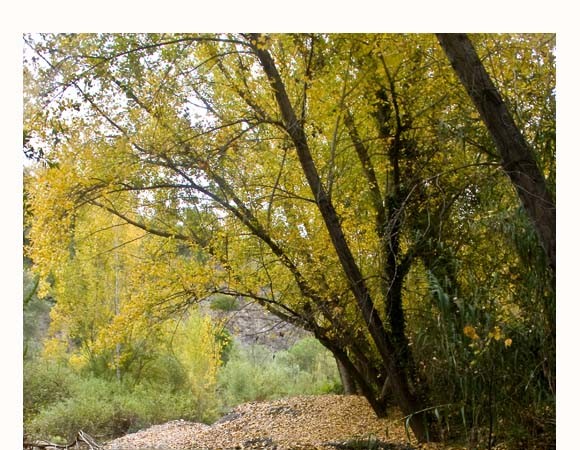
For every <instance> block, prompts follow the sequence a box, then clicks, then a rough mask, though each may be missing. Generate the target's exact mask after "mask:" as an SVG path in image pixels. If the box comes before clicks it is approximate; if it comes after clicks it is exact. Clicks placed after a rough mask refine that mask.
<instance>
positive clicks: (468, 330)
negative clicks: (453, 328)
mask: <svg viewBox="0 0 580 450" xmlns="http://www.w3.org/2000/svg"><path fill="white" fill-rule="evenodd" d="M463 334H465V336H467V337H468V338H469V339H473V340H474V341H475V340H477V339H479V336H478V335H477V332H476V331H475V328H473V327H472V326H471V325H465V326H464V327H463Z"/></svg>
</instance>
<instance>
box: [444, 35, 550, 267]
mask: <svg viewBox="0 0 580 450" xmlns="http://www.w3.org/2000/svg"><path fill="white" fill-rule="evenodd" d="M437 39H438V40H439V43H440V44H441V46H442V47H443V50H444V51H445V53H446V54H447V57H448V58H449V61H450V62H451V66H452V67H453V69H454V70H455V73H456V74H457V76H458V77H459V79H460V80H461V82H462V83H463V85H464V86H465V88H466V89H467V93H468V94H469V96H470V97H471V100H472V101H473V103H474V104H475V106H476V107H477V109H478V111H479V114H480V115H481V118H482V119H483V121H484V122H485V125H486V127H487V129H488V130H489V132H490V134H491V136H492V138H493V140H494V142H495V144H496V146H497V148H498V150H499V153H500V155H501V158H502V166H503V169H504V171H505V172H506V174H507V175H508V176H509V177H510V180H511V181H512V183H513V185H514V186H515V188H516V191H517V193H518V195H519V198H520V200H521V202H522V204H523V206H524V208H525V210H526V212H527V213H528V216H529V217H530V219H531V221H532V223H533V225H534V228H535V230H536V233H537V234H538V237H539V238H540V242H541V243H542V247H543V248H544V251H545V253H546V256H547V258H548V262H549V265H550V267H551V268H552V270H553V271H554V273H555V272H556V204H555V202H554V199H553V198H552V195H551V194H550V192H549V191H548V189H547V187H546V181H545V179H544V176H543V175H542V172H541V171H540V168H539V167H538V164H537V163H536V160H535V158H534V155H533V152H532V150H531V149H530V147H529V146H528V144H527V142H526V141H525V139H524V137H523V135H522V133H521V132H520V130H519V129H518V127H517V126H516V124H515V122H514V119H513V117H512V116H511V114H510V113H509V111H508V109H507V107H506V104H505V102H504V101H503V100H502V98H501V96H500V94H499V92H498V90H497V88H496V87H495V85H494V84H493V82H492V81H491V78H490V77H489V75H488V73H487V71H486V70H485V68H484V67H483V64H482V63H481V60H480V59H479V57H478V56H477V53H476V51H475V49H474V48H473V45H472V43H471V41H470V40H469V38H468V37H467V35H466V34H441V33H439V34H437Z"/></svg>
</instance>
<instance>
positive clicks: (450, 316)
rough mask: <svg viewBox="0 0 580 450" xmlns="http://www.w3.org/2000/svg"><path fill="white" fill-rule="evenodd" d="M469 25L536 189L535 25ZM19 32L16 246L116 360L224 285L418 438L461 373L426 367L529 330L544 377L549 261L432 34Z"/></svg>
mask: <svg viewBox="0 0 580 450" xmlns="http://www.w3.org/2000/svg"><path fill="white" fill-rule="evenodd" d="M471 40H472V42H473V45H474V48H475V49H477V52H478V53H479V55H480V57H481V60H482V62H483V66H484V67H485V70H486V71H487V72H488V73H489V76H490V80H491V81H492V82H493V83H494V85H495V86H496V88H497V89H498V91H499V92H501V95H502V98H503V101H505V105H507V106H506V107H507V108H508V109H509V112H510V117H512V118H513V123H514V126H515V127H517V129H518V130H519V131H520V133H521V136H522V139H524V140H525V141H527V143H528V145H529V149H530V152H531V153H530V154H531V155H532V156H533V159H534V161H535V163H536V164H537V167H538V169H539V173H540V175H541V177H543V178H545V182H546V186H547V189H548V190H549V191H550V192H551V193H553V194H554V193H555V61H554V46H555V38H554V36H553V35H474V36H472V37H471ZM25 45H26V51H25V65H24V80H25V96H24V98H25V116H24V136H25V151H26V152H27V154H28V155H30V156H31V157H33V158H35V159H36V160H37V163H36V164H35V165H34V166H33V168H32V169H31V173H30V175H29V176H27V178H26V180H25V182H26V194H27V207H29V212H30V215H29V218H30V222H29V223H30V235H29V237H30V245H29V246H28V249H27V251H28V254H29V256H30V258H31V259H32V261H33V263H34V270H35V271H36V272H37V273H38V274H39V276H40V285H39V289H40V292H41V294H43V295H46V294H48V293H49V292H50V293H52V294H51V295H53V296H54V297H55V298H56V301H57V306H56V309H55V310H54V312H53V314H54V321H53V327H56V328H58V329H60V330H61V331H63V330H66V332H67V333H68V337H71V338H74V337H75V336H76V337H78V338H82V340H83V342H85V343H86V345H87V346H88V347H87V348H90V349H92V351H100V349H104V348H108V349H110V350H111V351H112V349H114V348H117V350H118V352H120V353H117V356H116V357H120V355H122V354H124V355H128V354H129V352H130V348H131V345H130V343H131V342H132V339H134V338H135V337H136V336H142V337H145V335H147V333H148V330H150V327H152V326H155V325H156V324H161V323H162V322H163V321H164V320H167V319H170V318H171V317H173V316H174V315H175V314H177V313H178V312H180V311H183V310H184V309H187V308H188V307H190V306H191V305H194V304H196V303H198V302H199V301H201V300H202V299H204V298H208V297H209V296H211V295H214V294H218V293H219V294H225V295H231V296H243V297H247V298H250V299H253V300H254V301H257V302H259V303H260V304H262V305H263V306H265V307H266V308H267V309H268V310H270V311H271V312H273V313H274V314H276V315H278V316H279V317H280V318H282V319H284V320H286V321H288V322H291V323H293V324H296V325H299V326H300V327H303V328H304V329H306V330H309V331H311V332H312V333H313V334H314V336H315V337H316V338H317V339H318V340H319V341H320V342H321V343H322V344H323V345H324V346H326V347H327V348H328V349H329V350H330V351H331V352H332V353H333V354H334V356H335V358H336V359H337V362H338V364H339V367H341V373H343V374H344V376H343V383H346V382H347V381H348V382H349V384H351V385H352V386H354V389H356V390H357V392H360V393H362V394H363V395H364V396H365V397H366V398H367V399H368V400H369V402H370V404H371V406H372V407H373V408H374V410H375V412H376V413H377V414H379V415H381V414H385V411H386V408H387V406H388V405H389V404H390V403H391V402H393V401H394V402H395V403H396V404H397V405H398V406H399V407H400V408H401V410H402V411H403V413H404V414H405V415H406V416H408V418H409V419H408V420H409V424H410V426H411V428H412V429H413V432H414V433H415V435H416V437H417V438H418V439H419V440H429V439H434V438H436V437H437V435H438V434H439V433H438V431H437V430H436V428H435V426H434V425H435V422H436V417H435V415H433V414H432V413H433V407H434V405H436V404H437V403H436V402H435V399H437V400H440V399H441V397H442V393H441V392H439V393H435V394H434V393H433V390H434V389H438V390H439V389H441V386H442V383H443V384H445V383H450V384H453V383H455V384H454V385H453V386H452V387H451V388H450V387H449V386H447V387H448V388H449V389H450V390H448V391H447V392H450V394H449V397H448V398H447V399H442V400H444V401H445V403H449V404H451V403H454V402H456V403H458V404H459V403H461V402H463V403H462V405H463V406H462V407H463V408H464V406H465V402H469V401H472V400H471V399H468V396H467V395H466V392H467V391H466V390H469V389H475V388H474V387H473V386H474V385H469V386H471V388H470V387H469V386H467V385H465V384H463V383H464V381H465V379H462V378H461V376H457V377H456V378H454V379H453V380H452V379H445V380H444V378H445V376H444V375H443V374H444V372H445V370H451V367H450V366H446V367H447V368H443V367H439V368H437V364H438V363H437V362H434V363H432V364H431V363H430V362H429V361H427V359H432V358H434V359H433V360H434V361H436V360H437V357H441V356H442V355H443V356H444V357H445V356H447V357H448V358H449V360H450V361H452V360H454V361H455V363H454V364H455V367H454V368H453V370H455V372H456V373H459V372H460V371H461V370H465V374H466V376H467V373H468V372H469V371H472V370H477V369H474V368H473V367H474V366H476V364H484V362H482V361H487V360H485V359H484V356H485V355H486V354H489V355H492V350H491V349H492V348H493V352H496V353H493V355H494V358H497V355H498V354H501V355H504V356H502V357H504V358H505V360H506V361H508V360H509V361H511V363H515V361H512V360H511V359H510V358H511V356H509V352H510V350H512V349H513V347H516V346H518V345H520V344H519V343H518V336H519V335H521V336H524V335H525V333H524V332H523V330H524V329H528V328H529V324H531V323H533V324H534V326H535V327H538V329H539V330H540V329H541V330H542V331H538V333H540V334H539V335H541V336H547V337H543V338H542V339H544V340H543V341H542V342H540V343H539V344H537V345H539V350H538V351H536V354H535V355H536V356H529V355H532V354H533V350H531V349H530V350H529V352H530V353H529V355H528V356H526V358H528V359H529V360H530V366H535V365H537V364H538V363H539V364H540V365H541V366H542V368H543V371H542V373H543V378H542V380H541V381H539V383H540V385H541V387H539V388H538V389H540V390H543V391H542V392H549V391H550V389H551V388H552V387H553V389H555V384H554V383H555V370H554V365H553V363H554V355H553V349H554V347H553V344H554V342H555V320H554V317H555V294H554V292H553V286H554V283H553V277H554V272H553V271H551V270H550V268H549V267H550V265H551V260H550V258H551V257H552V255H551V254H549V255H548V256H549V257H548V258H547V257H546V256H545V254H544V253H543V252H542V246H541V244H540V240H538V237H537V236H536V234H535V233H534V228H533V226H532V225H530V221H529V219H528V216H527V215H526V211H527V210H526V205H525V204H524V205H523V207H522V206H521V204H520V200H519V198H518V195H517V193H518V191H519V190H520V187H521V186H519V185H518V184H517V181H516V184H515V185H514V184H513V182H512V181H513V180H511V179H510V178H509V177H508V176H506V171H505V166H502V162H503V161H504V160H502V157H503V155H502V154H501V148H500V149H499V150H498V148H497V147H496V145H495V143H496V142H497V140H494V139H495V136H494V135H493V134H490V133H489V132H488V129H487V128H486V123H484V122H482V120H481V119H480V113H479V112H478V109H477V108H476V107H475V106H474V103H473V102H472V101H471V98H470V97H469V95H468V92H466V90H465V89H464V88H463V86H462V85H461V84H460V82H459V80H458V79H457V78H456V76H455V73H454V71H453V68H452V66H451V64H450V63H449V60H448V59H447V57H446V55H445V53H444V52H443V50H442V49H441V47H440V46H439V43H438V41H437V38H436V36H435V35H423V34H421V35H391V34H346V35H341V34H279V35H265V34H43V35H29V36H25ZM524 203H525V202H524ZM553 268H554V269H555V264H554V265H553ZM104 299H106V302H108V303H106V302H105V300H104ZM75 330H76V331H75ZM546 330H547V331H548V332H547V333H543V331H546ZM518 333H519V334H518ZM535 333H536V332H535V331H534V334H533V336H534V339H535V338H536V337H537V335H536V334H535ZM485 336H487V338H485ZM426 337H427V339H426ZM480 337H481V338H480ZM522 339H523V338H522ZM525 339H530V337H529V336H527V335H526V338H525ZM499 342H501V343H503V346H502V347H501V348H500V347H499V346H496V347H497V348H496V347H492V345H495V344H494V343H499ZM530 345H531V344H530ZM534 345H536V344H534ZM115 346H120V347H115ZM526 348H527V347H526ZM530 348H531V347H530ZM486 352H487V353H486ZM522 352H524V346H523V344H522ZM482 355H483V356H482ZM505 355H507V356H505ZM460 358H463V360H464V362H465V364H466V366H465V367H463V366H461V367H462V368H460V367H459V366H457V364H459V363H458V362H457V360H459V359H460ZM456 359H457V360H456ZM478 361H479V362H478ZM471 363H473V364H471ZM450 364H451V363H450ZM486 364H487V363H486ZM506 364H508V363H506ZM427 366H428V367H427ZM486 367H488V366H486ZM494 367H495V366H494ZM506 367H507V366H506ZM488 368H489V367H488ZM481 370H482V373H483V369H481ZM490 370H491V369H490ZM493 370H496V369H493ZM469 373H470V374H471V375H473V373H471V372H469ZM491 373H493V372H491ZM506 373H507V372H506ZM488 375H489V373H486V374H485V377H483V378H482V379H481V382H482V383H487V382H488V381H489V379H490V377H491V378H493V375H489V377H488ZM525 377H526V375H525V374H522V378H525ZM473 379H478V377H475V378H473ZM461 380H463V381H461ZM470 383H471V382H470ZM474 383H475V382H474ZM518 383H520V381H519V379H518V380H514V382H513V385H514V386H520V384H518ZM542 383H543V384H542ZM546 386H548V387H546ZM490 402H491V400H490ZM462 411H465V410H464V409H462ZM437 417H438V416H437ZM474 420H475V419H474Z"/></svg>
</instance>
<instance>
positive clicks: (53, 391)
mask: <svg viewBox="0 0 580 450" xmlns="http://www.w3.org/2000/svg"><path fill="white" fill-rule="evenodd" d="M77 378H78V377H77V375H76V374H75V373H74V372H73V371H72V370H71V369H70V368H68V367H66V366H63V365H61V364H57V363H53V362H48V361H42V360H27V361H24V366H23V391H24V392H23V410H24V411H23V412H24V420H25V421H26V420H27V419H28V418H29V417H31V416H32V415H34V414H38V412H39V411H40V410H41V409H43V408H45V407H47V406H50V405H52V404H55V403H58V402H59V401H61V400H64V399H66V398H67V397H69V396H70V394H71V391H72V389H73V385H74V383H75V381H76V380H77Z"/></svg>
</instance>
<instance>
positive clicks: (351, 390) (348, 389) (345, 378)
mask: <svg viewBox="0 0 580 450" xmlns="http://www.w3.org/2000/svg"><path fill="white" fill-rule="evenodd" d="M335 359H336V367H337V368H338V374H339V375H340V381H341V382H342V392H343V394H345V395H356V394H358V393H359V392H358V389H357V386H356V382H355V381H354V378H353V377H352V375H351V374H350V372H349V371H348V370H347V369H346V367H345V365H344V364H343V363H342V362H341V361H340V359H338V358H335Z"/></svg>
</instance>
